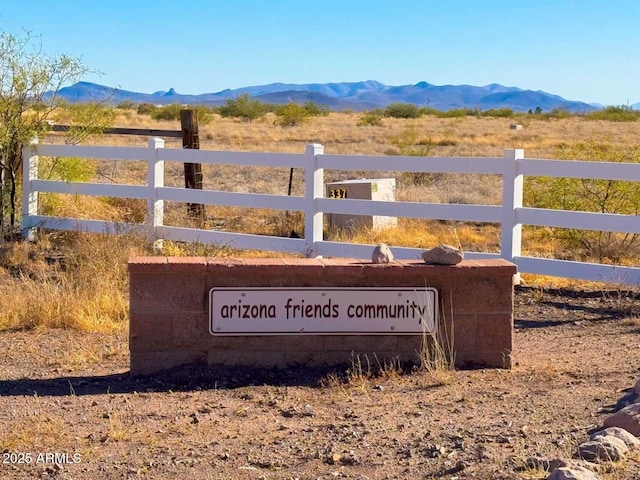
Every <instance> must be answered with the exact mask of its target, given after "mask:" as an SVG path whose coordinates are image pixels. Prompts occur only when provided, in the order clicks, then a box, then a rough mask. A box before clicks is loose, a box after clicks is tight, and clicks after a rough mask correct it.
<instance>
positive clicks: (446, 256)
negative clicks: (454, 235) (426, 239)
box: [422, 245, 464, 265]
mask: <svg viewBox="0 0 640 480" xmlns="http://www.w3.org/2000/svg"><path fill="white" fill-rule="evenodd" d="M463 258H464V253H463V252H462V251H460V250H458V249H457V248H455V247H452V246H450V245H438V246H437V247H435V248H432V249H431V250H425V251H424V252H422V259H423V260H424V263H426V264H427V265H457V264H458V263H460V262H461V261H462V259H463Z"/></svg>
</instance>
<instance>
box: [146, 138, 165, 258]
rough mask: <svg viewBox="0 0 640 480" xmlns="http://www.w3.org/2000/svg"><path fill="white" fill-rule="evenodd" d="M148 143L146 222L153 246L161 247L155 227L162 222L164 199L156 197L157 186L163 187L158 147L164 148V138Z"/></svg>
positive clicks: (161, 161) (161, 163) (161, 164)
mask: <svg viewBox="0 0 640 480" xmlns="http://www.w3.org/2000/svg"><path fill="white" fill-rule="evenodd" d="M148 145H149V148H150V149H151V151H150V152H149V159H148V162H147V187H148V188H149V194H148V195H147V224H148V225H149V227H150V228H149V230H150V233H149V236H150V237H151V239H152V240H154V244H153V245H154V247H155V248H157V249H162V239H160V238H158V232H157V230H158V229H157V228H156V227H161V226H162V225H163V222H164V200H159V199H158V188H159V187H164V161H163V160H158V149H159V148H164V140H163V139H161V138H150V139H149V143H148Z"/></svg>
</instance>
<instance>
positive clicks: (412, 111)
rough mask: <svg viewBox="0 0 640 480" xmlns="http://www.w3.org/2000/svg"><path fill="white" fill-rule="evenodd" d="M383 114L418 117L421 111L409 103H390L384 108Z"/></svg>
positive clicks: (394, 116) (397, 116) (396, 116)
mask: <svg viewBox="0 0 640 480" xmlns="http://www.w3.org/2000/svg"><path fill="white" fill-rule="evenodd" d="M384 116H385V117H391V118H420V117H421V116H422V112H421V111H420V109H419V108H418V107H417V106H415V105H413V104H411V103H401V102H397V103H391V104H389V105H387V107H386V108H385V109H384Z"/></svg>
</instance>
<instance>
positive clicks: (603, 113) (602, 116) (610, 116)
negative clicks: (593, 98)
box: [584, 106, 640, 122]
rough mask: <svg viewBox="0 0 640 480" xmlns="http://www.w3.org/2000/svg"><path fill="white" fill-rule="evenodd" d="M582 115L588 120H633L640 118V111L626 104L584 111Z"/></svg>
mask: <svg viewBox="0 0 640 480" xmlns="http://www.w3.org/2000/svg"><path fill="white" fill-rule="evenodd" d="M584 117H585V118H588V119H590V120H607V121H610V122H635V121H637V120H638V119H639V118H640V111H638V110H633V109H632V108H630V107H626V106H620V107H606V108H603V109H602V110H596V111H593V112H589V113H586V114H585V115H584Z"/></svg>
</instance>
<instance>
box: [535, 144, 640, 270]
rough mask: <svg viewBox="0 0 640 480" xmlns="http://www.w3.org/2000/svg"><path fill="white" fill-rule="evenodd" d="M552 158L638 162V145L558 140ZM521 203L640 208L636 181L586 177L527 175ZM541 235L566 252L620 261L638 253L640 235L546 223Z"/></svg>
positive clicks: (632, 212) (630, 211) (620, 211)
mask: <svg viewBox="0 0 640 480" xmlns="http://www.w3.org/2000/svg"><path fill="white" fill-rule="evenodd" d="M556 157H557V158H561V159H564V160H593V161H606V162H629V163H640V145H638V146H635V147H632V148H629V147H626V148H625V147H620V146H617V145H614V144H613V143H611V142H610V141H609V140H607V139H604V140H601V141H596V140H591V141H587V142H580V143H576V144H571V145H569V144H562V145H560V146H559V147H558V148H557V152H556ZM525 203H526V204H527V205H529V206H533V207H538V208H551V209H560V210H574V211H589V212H601V213H617V214H630V215H637V214H638V213H640V184H638V182H625V181H618V180H596V179H589V178H584V179H582V178H564V177H562V178H552V177H531V178H528V179H527V185H526V188H525ZM539 233H540V235H543V236H548V237H551V238H553V239H555V240H558V241H559V242H560V244H561V245H562V247H563V248H564V249H565V250H566V251H567V252H569V254H570V255H569V256H573V257H574V258H577V259H581V260H584V259H595V260H597V261H599V262H605V261H613V262H619V261H620V259H622V258H630V257H634V256H637V255H638V254H639V253H640V245H639V243H640V235H638V234H631V233H628V234H624V233H617V232H601V231H592V230H579V229H559V228H548V229H544V230H540V232H539Z"/></svg>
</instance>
